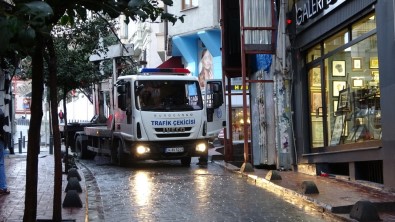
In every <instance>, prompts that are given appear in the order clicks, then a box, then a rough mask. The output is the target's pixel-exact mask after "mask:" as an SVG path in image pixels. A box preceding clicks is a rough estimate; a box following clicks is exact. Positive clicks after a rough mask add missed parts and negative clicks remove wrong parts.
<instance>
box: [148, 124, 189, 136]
mask: <svg viewBox="0 0 395 222" xmlns="http://www.w3.org/2000/svg"><path fill="white" fill-rule="evenodd" d="M154 130H155V132H156V136H157V137H158V138H177V137H189V136H190V135H191V133H190V132H191V130H192V127H168V128H154Z"/></svg>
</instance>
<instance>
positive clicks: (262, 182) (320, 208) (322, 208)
mask: <svg viewBox="0 0 395 222" xmlns="http://www.w3.org/2000/svg"><path fill="white" fill-rule="evenodd" d="M214 163H216V164H218V165H220V166H221V167H224V168H225V169H226V170H228V171H231V172H234V173H237V174H239V175H241V176H242V177H243V178H245V179H246V180H247V181H250V182H252V183H254V184H255V185H256V186H258V187H260V188H264V189H265V190H267V191H269V192H271V193H274V194H276V195H278V196H280V197H281V198H282V199H284V200H285V201H286V202H288V203H291V204H293V205H295V206H297V207H298V208H300V209H302V210H309V211H311V210H314V211H316V212H317V213H320V214H322V215H323V217H324V218H325V219H331V220H332V221H333V220H336V221H347V222H351V221H355V220H352V219H350V218H348V217H347V216H348V215H347V216H342V215H337V214H334V213H333V212H332V206H331V205H328V204H326V203H323V202H321V201H318V200H316V199H314V198H313V197H310V196H306V195H303V194H300V193H298V192H296V191H294V190H291V189H287V188H284V187H282V186H279V185H277V184H275V183H273V182H271V181H269V180H266V179H265V178H261V177H258V176H256V175H251V174H248V173H242V172H240V168H238V167H236V166H234V165H232V164H229V163H226V162H224V161H214Z"/></svg>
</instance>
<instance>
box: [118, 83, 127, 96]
mask: <svg viewBox="0 0 395 222" xmlns="http://www.w3.org/2000/svg"><path fill="white" fill-rule="evenodd" d="M117 92H118V94H125V93H126V86H125V85H124V84H122V85H119V86H117Z"/></svg>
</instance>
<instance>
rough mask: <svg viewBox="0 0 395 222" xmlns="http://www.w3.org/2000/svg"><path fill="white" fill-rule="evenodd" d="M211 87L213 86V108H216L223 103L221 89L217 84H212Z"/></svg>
mask: <svg viewBox="0 0 395 222" xmlns="http://www.w3.org/2000/svg"><path fill="white" fill-rule="evenodd" d="M212 87H213V108H214V109H217V108H218V107H220V106H221V105H222V104H223V103H224V100H223V94H222V89H221V87H220V85H219V84H213V85H212Z"/></svg>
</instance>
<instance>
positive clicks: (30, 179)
mask: <svg viewBox="0 0 395 222" xmlns="http://www.w3.org/2000/svg"><path fill="white" fill-rule="evenodd" d="M43 46H44V44H43V37H42V36H41V35H40V34H37V37H36V46H35V49H34V54H33V57H32V100H31V106H30V111H31V118H30V126H29V133H28V135H29V142H28V146H27V160H26V187H25V210H24V215H23V221H24V222H35V221H36V217H37V182H38V175H37V173H38V154H39V150H40V128H41V120H42V116H43V111H42V96H43V91H44V86H43V83H44V76H43V73H44V60H43Z"/></svg>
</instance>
